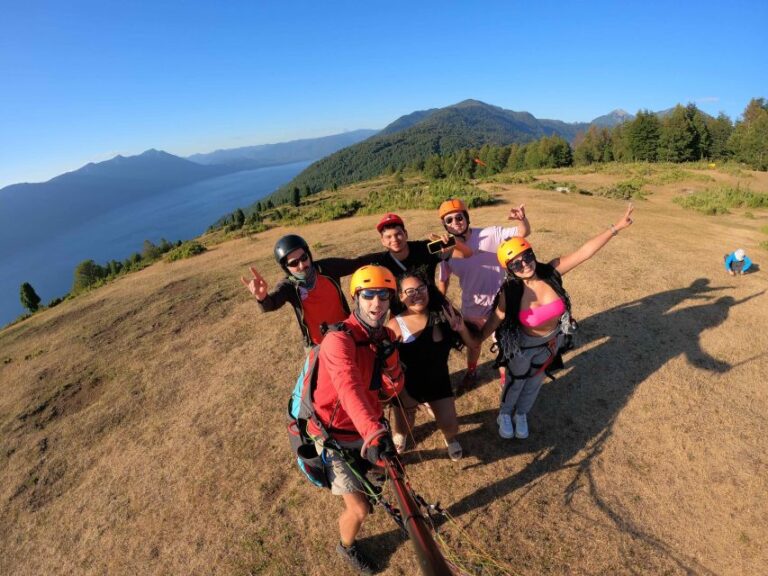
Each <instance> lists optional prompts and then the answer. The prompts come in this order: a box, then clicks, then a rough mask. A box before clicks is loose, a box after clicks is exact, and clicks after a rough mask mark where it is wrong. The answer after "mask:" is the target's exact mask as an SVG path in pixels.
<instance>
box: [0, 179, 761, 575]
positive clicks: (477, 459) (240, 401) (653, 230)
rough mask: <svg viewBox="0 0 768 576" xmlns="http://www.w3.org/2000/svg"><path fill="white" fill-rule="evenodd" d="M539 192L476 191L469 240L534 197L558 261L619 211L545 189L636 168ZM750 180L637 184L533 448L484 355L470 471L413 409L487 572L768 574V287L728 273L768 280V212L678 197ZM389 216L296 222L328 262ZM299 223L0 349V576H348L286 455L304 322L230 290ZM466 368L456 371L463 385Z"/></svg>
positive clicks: (96, 302)
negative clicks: (681, 201) (749, 260)
mask: <svg viewBox="0 0 768 576" xmlns="http://www.w3.org/2000/svg"><path fill="white" fill-rule="evenodd" d="M534 177H535V178H536V179H537V180H536V181H533V182H530V181H529V182H527V183H522V184H517V183H509V182H505V181H504V178H497V179H496V180H497V181H495V182H487V183H484V184H481V187H482V188H484V189H485V190H486V191H487V192H489V193H490V194H492V195H494V196H495V197H496V198H497V199H498V200H499V201H500V202H501V204H497V205H494V206H489V207H484V208H477V209H475V210H473V212H472V220H473V224H474V225H490V224H496V223H502V219H503V217H504V215H505V214H506V211H507V207H508V205H509V204H511V203H514V204H518V203H521V202H524V203H525V204H526V207H527V211H528V214H529V216H530V219H531V222H532V226H533V230H534V232H533V234H532V236H531V241H532V243H533V245H534V247H535V248H536V250H537V253H538V254H539V255H540V256H541V257H543V258H547V257H553V256H555V255H558V254H561V253H563V252H566V251H568V250H570V249H573V248H576V247H577V246H578V245H579V244H580V243H581V242H583V241H584V240H586V239H587V238H589V237H590V236H592V235H593V234H595V233H596V232H598V231H600V230H602V229H604V228H605V227H607V226H608V225H609V224H610V223H611V222H613V221H614V220H615V219H616V218H617V217H618V216H619V215H620V214H621V212H622V210H623V207H624V202H623V201H620V200H614V199H610V198H605V197H600V196H596V195H593V196H589V195H586V194H583V193H582V194H579V193H576V192H575V191H572V192H570V193H561V192H557V191H554V190H544V189H539V188H536V187H534V185H535V184H536V183H537V182H542V181H545V180H551V181H553V182H557V183H571V184H572V185H573V186H575V187H574V188H571V189H572V190H575V189H576V188H578V189H580V190H582V191H591V192H593V191H595V190H598V189H600V190H613V189H617V188H618V184H619V183H621V182H622V181H625V180H626V179H627V177H628V174H627V173H626V172H621V171H618V172H612V171H611V170H606V171H602V172H595V173H590V172H588V171H577V170H569V171H558V172H556V173H551V174H536V175H534ZM737 184H739V185H741V186H749V188H750V189H751V190H752V191H753V192H762V193H766V192H768V175H766V174H764V173H754V172H739V173H726V172H719V171H697V170H689V171H680V172H678V173H677V174H676V175H670V176H667V177H664V176H663V174H655V175H654V176H653V177H648V179H647V180H646V182H645V183H644V190H645V192H646V198H647V199H646V200H638V201H637V202H636V210H635V221H636V223H635V224H634V225H633V226H632V227H631V228H630V229H629V230H627V231H624V232H622V233H620V234H619V236H618V237H617V238H615V239H613V240H612V241H611V242H610V243H609V245H608V246H607V247H606V248H605V249H604V251H603V252H601V253H600V254H599V255H597V256H596V257H595V258H594V259H593V260H591V261H590V262H588V263H586V264H584V265H583V266H582V267H580V268H578V269H577V270H575V271H573V272H572V273H570V274H569V275H568V276H566V287H567V288H568V289H569V291H570V294H571V297H572V300H573V303H574V313H575V315H576V316H577V318H578V319H579V320H580V321H581V326H582V329H581V334H580V336H581V345H580V347H579V348H578V349H576V350H575V351H573V352H571V353H569V354H568V356H567V358H566V364H567V370H566V371H565V372H564V373H562V375H561V376H560V377H559V378H558V379H557V380H556V381H554V382H550V383H547V384H545V386H544V388H543V389H542V392H541V395H540V397H539V399H538V401H537V404H536V406H535V407H534V409H533V411H532V413H531V416H530V418H529V422H530V427H531V438H530V439H529V440H527V441H503V440H501V439H500V438H499V437H498V434H497V431H496V428H497V427H496V423H495V418H496V408H497V402H498V387H497V383H496V379H495V377H494V375H493V373H492V371H491V369H490V366H489V361H490V359H491V355H490V353H489V352H488V351H487V345H486V346H485V351H484V355H483V361H484V362H485V364H484V365H483V367H482V374H483V376H484V381H483V383H482V385H481V386H479V387H478V388H476V389H474V390H473V391H471V392H469V393H468V394H465V395H463V396H461V397H460V398H459V399H458V400H457V409H458V412H459V417H460V423H461V435H460V440H461V442H462V444H463V445H464V447H465V454H466V456H465V458H464V459H463V460H462V461H461V462H460V463H452V462H450V461H449V460H448V459H447V457H446V455H445V453H444V447H443V446H442V442H441V440H440V438H439V435H438V434H437V433H436V432H435V427H434V424H433V423H431V422H430V421H429V420H428V419H427V418H426V417H425V415H423V414H419V417H418V421H417V430H416V435H417V438H418V440H419V444H418V446H417V448H416V450H414V451H411V452H409V453H408V454H407V455H406V456H405V461H406V463H407V471H408V473H409V476H410V479H411V483H412V485H413V486H414V488H415V489H416V490H417V491H419V492H420V493H421V494H423V495H424V496H425V497H426V498H427V499H429V500H432V501H436V500H439V501H440V503H441V504H442V505H443V506H444V507H445V508H446V509H447V510H448V511H449V512H450V513H451V514H452V515H453V517H454V518H455V522H456V523H455V524H454V525H448V526H446V538H447V540H448V541H449V543H450V544H451V546H452V548H454V549H455V550H457V553H458V555H459V557H460V558H464V559H465V560H468V561H471V562H474V564H473V565H474V567H475V568H474V571H475V572H477V573H482V574H523V575H525V574H531V575H533V574H536V575H538V574H551V575H560V574H702V575H711V574H719V575H720V574H722V575H731V574H732V575H737V574H759V573H761V572H762V571H763V570H764V568H760V566H763V567H765V566H766V565H768V549H766V545H765V542H766V541H768V528H767V526H768V504H767V503H766V500H765V494H766V493H767V492H768V466H767V464H768V447H767V445H766V442H765V438H766V435H767V434H768V429H767V425H766V422H768V408H767V407H768V384H767V383H768V360H766V356H765V351H766V350H768V333H767V332H766V330H765V326H766V324H767V323H768V306H766V292H765V291H766V289H768V277H767V276H766V273H765V270H760V271H759V272H758V273H756V274H751V275H746V276H744V277H737V278H732V277H730V276H727V275H726V274H725V273H724V270H723V267H722V255H723V254H724V253H725V252H727V251H729V250H732V249H734V248H736V247H743V248H745V249H746V250H747V253H748V254H750V255H751V256H752V257H753V259H754V260H755V261H756V262H757V263H758V264H759V265H762V266H768V263H766V260H767V259H768V252H766V251H764V250H761V249H760V248H759V247H758V244H759V242H761V241H764V240H765V239H766V235H765V233H764V232H761V229H762V230H763V231H764V230H766V226H768V210H766V209H745V208H737V209H732V210H731V213H730V214H726V215H720V216H716V217H715V216H706V215H704V214H701V213H699V212H694V211H687V210H685V209H684V208H682V207H681V206H679V205H677V204H675V203H674V202H673V199H674V198H677V197H681V196H689V195H692V194H695V192H696V191H703V190H705V189H708V188H711V187H713V186H716V185H717V186H719V185H722V186H731V187H735V186H736V185H737ZM357 193H360V189H359V188H358V189H357ZM393 208H394V207H393ZM402 215H403V216H404V218H405V219H406V222H407V224H408V229H409V231H410V233H411V237H412V238H416V237H420V236H423V235H424V234H426V233H428V232H431V231H437V230H439V223H438V220H437V217H436V215H435V213H434V212H433V211H422V210H413V209H411V210H405V211H403V212H402ZM377 220H378V216H377V215H366V216H358V217H355V218H350V219H345V220H337V221H334V222H326V223H315V224H308V225H305V226H302V227H301V228H299V229H298V230H299V231H300V233H301V234H302V235H304V236H305V237H306V238H307V239H309V240H310V241H311V244H312V246H313V250H314V252H315V254H316V255H317V256H329V255H354V254H358V253H362V252H367V251H370V250H375V249H378V247H379V244H378V240H377V237H376V234H375V231H374V225H375V222H376V221H377ZM285 232H286V229H283V228H275V229H272V230H269V231H267V232H264V233H261V234H258V235H254V236H250V237H247V238H241V239H238V240H233V241H227V242H224V243H221V244H218V245H215V246H212V247H211V249H210V250H209V251H208V252H206V253H204V254H202V255H200V256H197V257H194V258H191V259H187V260H181V261H177V262H173V263H166V262H163V263H159V264H156V265H153V266H151V267H149V268H147V269H144V270H142V271H141V272H138V273H135V274H132V275H129V276H127V277H124V278H121V279H119V280H117V281H115V282H113V283H110V284H108V285H106V286H103V287H101V288H99V289H97V290H94V291H92V292H90V293H87V294H85V295H83V296H81V297H78V298H76V299H74V300H71V301H66V302H64V303H62V304H60V305H59V306H57V307H56V308H53V309H50V310H47V311H44V312H42V313H39V314H37V315H35V316H33V317H32V318H30V319H28V320H25V321H23V322H21V323H19V324H16V325H14V326H12V327H9V328H6V329H4V330H3V331H1V332H0V387H1V388H0V574H14V575H37V574H87V575H91V574H94V575H95V574H110V575H123V574H126V575H127V574H131V575H135V574H158V575H160V574H200V575H204V574H205V575H208V574H216V575H243V576H244V575H249V574H268V575H294V574H296V575H298V574H311V575H318V576H319V575H327V574H347V573H348V572H346V569H345V568H344V567H343V566H342V564H341V563H340V561H339V560H337V557H336V555H335V552H334V551H333V547H334V546H335V543H336V541H337V539H338V534H337V529H336V516H337V514H338V511H339V510H340V506H341V504H340V501H339V499H337V498H334V497H332V496H331V495H330V494H329V493H327V492H324V491H321V490H318V489H315V488H313V487H312V486H310V485H309V483H308V482H307V481H306V480H304V479H302V477H301V476H300V474H299V473H298V471H297V469H296V468H295V466H294V464H293V463H292V459H291V456H290V453H289V449H288V444H287V440H286V435H285V417H284V411H285V407H286V403H287V397H288V395H289V393H290V389H291V387H292V385H293V383H294V381H295V377H296V374H297V371H298V367H299V364H300V362H301V359H302V355H303V353H302V349H301V344H300V338H299V331H298V329H297V327H296V325H295V319H294V317H293V313H292V312H291V311H290V310H289V309H288V308H284V309H282V310H280V311H278V312H275V313H272V314H269V315H263V314H260V312H259V310H258V308H257V306H256V305H255V303H254V302H253V301H252V299H251V298H250V296H249V295H248V294H247V292H246V291H245V290H244V289H243V287H242V286H241V285H240V281H239V276H240V275H242V274H245V273H246V272H247V268H248V266H249V265H254V266H256V267H257V268H258V269H259V270H261V271H262V272H264V273H265V274H266V276H267V278H269V279H270V280H271V281H272V282H275V281H276V280H277V279H278V278H279V277H280V274H279V269H278V267H277V266H276V265H275V264H274V262H273V260H272V255H271V254H272V246H273V244H274V242H275V240H276V239H277V238H278V237H279V236H281V235H282V234H284V233H285ZM452 296H453V298H454V301H457V297H458V290H457V287H456V286H453V287H452ZM462 368H463V357H462V356H461V355H459V354H454V355H453V356H452V358H451V369H452V373H453V375H454V377H455V378H461V375H462V372H461V369H462ZM458 528H462V529H463V530H464V533H463V535H462V533H460V531H459V530H458ZM361 536H362V537H363V538H364V543H365V544H366V545H368V546H374V547H376V548H378V550H380V555H381V557H382V559H383V560H384V562H385V563H386V565H387V566H386V569H385V571H384V573H385V574H391V575H395V574H397V575H412V574H416V573H417V572H418V568H417V564H416V561H415V556H414V554H413V552H412V550H411V547H410V545H409V544H408V543H407V542H406V541H404V540H403V539H402V538H401V537H400V535H399V534H398V533H397V532H396V531H395V530H394V524H393V523H392V522H391V520H390V519H389V518H388V517H387V516H386V515H385V514H383V513H382V511H380V510H379V511H377V512H376V513H375V514H374V515H373V516H372V517H371V518H370V520H369V521H368V522H367V523H366V526H365V529H364V532H363V534H362V535H361ZM472 543H474V544H479V545H480V546H482V548H483V549H484V550H485V555H483V556H480V557H477V556H475V557H473V556H472V555H471V554H470V550H471V549H472V548H471V546H470V544H472ZM491 559H494V560H495V561H496V562H497V564H496V565H494V564H492V562H491Z"/></svg>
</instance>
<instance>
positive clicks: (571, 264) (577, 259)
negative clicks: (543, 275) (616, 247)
mask: <svg viewBox="0 0 768 576" xmlns="http://www.w3.org/2000/svg"><path fill="white" fill-rule="evenodd" d="M632 210H634V207H633V206H632V204H630V205H629V206H627V211H626V212H624V215H623V216H622V217H621V218H620V219H619V221H618V222H616V224H611V227H610V228H608V229H607V230H606V231H605V232H601V233H600V234H598V235H597V236H595V237H594V238H592V239H590V240H588V241H587V242H586V243H585V244H584V245H583V246H582V247H581V248H579V249H578V250H576V252H572V253H570V254H567V255H566V256H560V257H559V258H555V259H554V260H552V261H551V262H550V264H551V265H552V266H554V267H555V270H557V271H558V272H560V274H565V273H567V272H570V271H571V270H573V269H574V268H576V266H578V265H579V264H581V263H582V262H586V261H587V260H589V259H590V258H592V256H594V255H595V254H596V253H597V252H598V251H599V250H600V249H601V248H602V247H603V246H605V245H606V244H608V241H609V240H610V239H611V238H613V237H614V236H616V234H618V233H619V232H620V231H621V230H624V228H627V227H629V226H631V225H632V218H631V216H632Z"/></svg>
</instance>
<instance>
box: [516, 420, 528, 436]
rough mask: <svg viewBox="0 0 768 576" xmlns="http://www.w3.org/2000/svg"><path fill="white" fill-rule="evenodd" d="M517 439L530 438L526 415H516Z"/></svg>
mask: <svg viewBox="0 0 768 576" xmlns="http://www.w3.org/2000/svg"><path fill="white" fill-rule="evenodd" d="M515 438H523V439H525V438H528V417H527V416H526V415H525V414H515Z"/></svg>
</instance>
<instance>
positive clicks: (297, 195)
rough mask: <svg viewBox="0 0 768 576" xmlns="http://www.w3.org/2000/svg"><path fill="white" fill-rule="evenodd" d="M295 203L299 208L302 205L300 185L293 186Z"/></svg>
mask: <svg viewBox="0 0 768 576" xmlns="http://www.w3.org/2000/svg"><path fill="white" fill-rule="evenodd" d="M293 205H294V206H296V207H297V208H298V207H299V206H300V205H301V190H299V187H298V186H294V188H293Z"/></svg>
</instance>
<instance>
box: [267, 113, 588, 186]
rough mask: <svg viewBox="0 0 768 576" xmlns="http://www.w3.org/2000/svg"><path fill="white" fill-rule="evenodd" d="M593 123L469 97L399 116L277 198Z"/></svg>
mask: <svg viewBox="0 0 768 576" xmlns="http://www.w3.org/2000/svg"><path fill="white" fill-rule="evenodd" d="M588 127H589V124H587V123H574V124H568V123H566V122H560V121H557V120H537V119H536V118H535V117H534V116H532V115H531V114H529V113H528V112H514V111H512V110H504V109H503V108H499V107H498V106H491V105H489V104H486V103H484V102H479V101H477V100H465V101H463V102H459V103H458V104H455V105H453V106H447V107H445V108H440V109H437V110H434V109H433V110H426V111H422V112H415V113H413V114H410V115H408V116H404V117H402V118H399V119H398V120H396V121H395V122H393V123H392V124H390V125H389V126H387V127H386V128H384V130H382V131H381V133H380V134H377V135H376V136H373V137H372V138H368V139H367V140H365V141H363V142H360V143H358V144H355V145H353V146H349V147H347V148H344V149H342V150H339V151H338V152H336V153H335V154H331V155H330V156H327V157H325V158H323V159H322V160H318V161H317V162H315V163H314V164H312V165H310V166H309V167H307V168H306V169H305V170H304V171H303V172H301V174H299V175H298V176H296V177H295V178H294V179H293V180H291V181H290V182H289V183H288V184H286V185H285V186H282V187H281V188H280V189H279V190H278V191H277V192H275V193H274V194H273V195H272V196H271V198H273V199H275V200H280V199H290V198H291V194H292V192H293V189H294V188H295V187H298V188H299V189H300V190H304V189H305V188H307V187H308V188H309V189H310V190H312V191H319V190H323V189H330V188H332V187H334V186H342V185H346V184H350V183H353V182H359V181H361V180H367V179H369V178H373V177H375V176H378V175H380V174H383V173H384V172H385V171H387V170H399V169H403V168H405V167H406V166H409V165H413V164H414V163H417V162H419V161H421V162H423V161H425V160H426V159H427V158H429V157H430V156H432V155H434V154H438V155H448V154H451V153H453V152H457V151H459V150H465V149H468V148H480V147H482V146H483V145H484V144H490V145H494V146H503V145H507V144H512V143H513V142H517V143H520V144H524V143H526V142H532V141H534V140H537V139H538V138H541V137H542V136H551V135H553V134H556V135H559V136H561V137H563V138H565V139H567V140H571V141H572V140H573V138H574V137H575V136H576V133H577V132H579V131H586V129H587V128H588Z"/></svg>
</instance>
